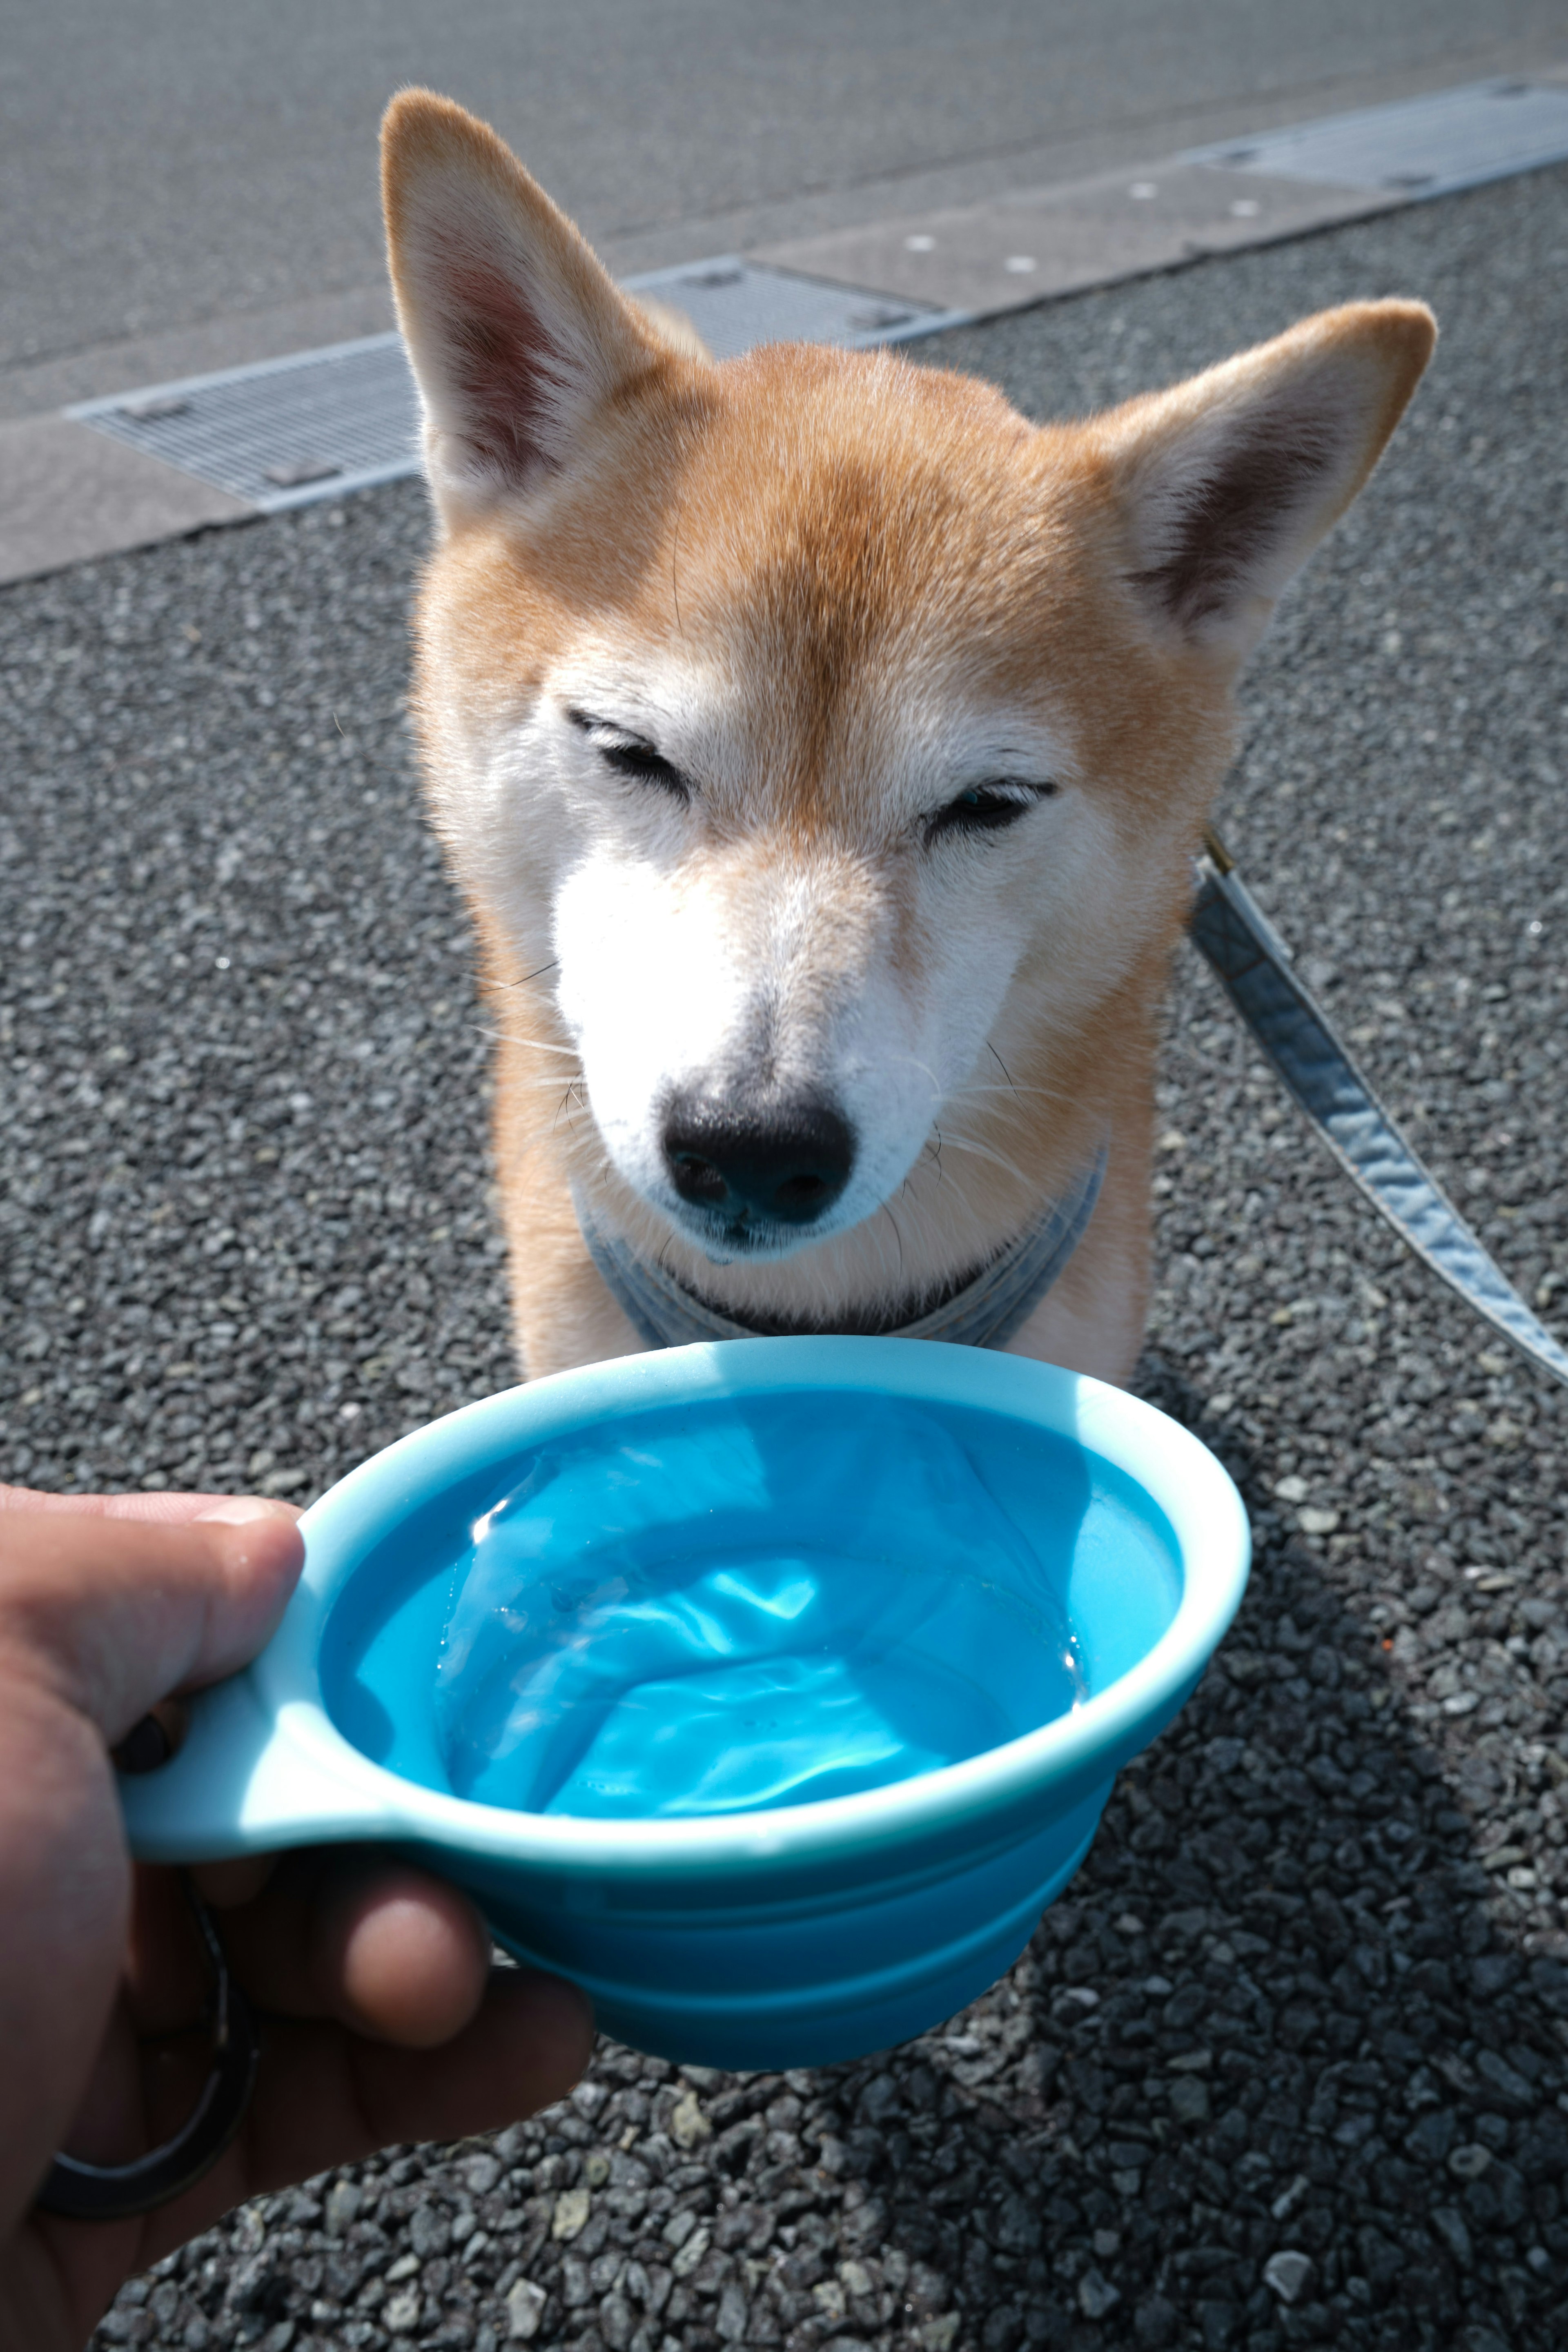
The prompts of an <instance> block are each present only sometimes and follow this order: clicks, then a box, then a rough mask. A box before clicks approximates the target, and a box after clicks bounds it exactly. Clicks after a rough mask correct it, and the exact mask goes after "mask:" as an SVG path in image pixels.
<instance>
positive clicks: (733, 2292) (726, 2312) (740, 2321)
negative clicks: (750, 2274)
mask: <svg viewBox="0 0 1568 2352" xmlns="http://www.w3.org/2000/svg"><path fill="white" fill-rule="evenodd" d="M750 2321H751V2309H750V2306H749V2305H748V2304H747V2302H746V2295H745V2290H744V2288H743V2287H742V2284H741V2283H740V2281H739V2280H738V2279H726V2280H725V2282H724V2286H723V2291H722V2293H721V2295H720V2297H719V2309H718V2312H717V2314H716V2315H715V2317H714V2321H713V2326H714V2327H715V2329H716V2330H717V2331H718V2333H719V2334H720V2335H721V2336H722V2337H723V2339H724V2341H725V2343H726V2344H743V2343H744V2342H745V2340H746V2329H747V2327H748V2326H749V2324H750Z"/></svg>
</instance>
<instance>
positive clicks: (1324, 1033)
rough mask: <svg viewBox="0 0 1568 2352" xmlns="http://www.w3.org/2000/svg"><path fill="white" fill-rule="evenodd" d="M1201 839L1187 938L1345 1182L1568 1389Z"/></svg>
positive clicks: (1211, 838)
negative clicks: (1216, 977) (1202, 846)
mask: <svg viewBox="0 0 1568 2352" xmlns="http://www.w3.org/2000/svg"><path fill="white" fill-rule="evenodd" d="M1205 847H1206V854H1205V856H1202V857H1200V858H1199V860H1198V864H1197V872H1198V893H1197V899H1196V902H1195V904H1194V908H1193V912H1192V918H1191V921H1190V924H1189V929H1191V931H1192V935H1193V941H1194V946H1196V947H1197V948H1198V949H1199V950H1200V951H1201V952H1202V953H1203V955H1205V957H1206V958H1207V960H1208V961H1209V962H1210V964H1212V965H1213V967H1214V969H1215V971H1216V972H1217V973H1218V975H1219V977H1220V979H1221V981H1222V982H1224V984H1225V988H1226V993H1227V994H1228V995H1229V997H1230V1000H1231V1003H1233V1004H1234V1005H1235V1006H1236V1009H1237V1012H1238V1013H1240V1015H1241V1017H1242V1019H1243V1020H1244V1021H1245V1022H1246V1024H1247V1027H1248V1028H1249V1029H1250V1030H1251V1032H1252V1034H1253V1035H1254V1036H1255V1037H1256V1038H1257V1040H1258V1044H1259V1045H1261V1046H1262V1048H1263V1050H1264V1052H1265V1053H1266V1054H1267V1055H1268V1059H1269V1060H1270V1061H1271V1062H1272V1063H1273V1065H1274V1067H1275V1068H1276V1070H1278V1071H1279V1076H1281V1077H1282V1078H1283V1079H1284V1081H1285V1084H1286V1085H1287V1086H1288V1087H1289V1089H1290V1092H1291V1093H1292V1094H1293V1095H1294V1096H1295V1097H1296V1100H1297V1101H1298V1102H1299V1103H1300V1106H1301V1108H1302V1109H1303V1110H1304V1111H1305V1112H1306V1114H1307V1117H1308V1118H1310V1120H1311V1122H1312V1125H1313V1126H1314V1127H1315V1128H1316V1129H1317V1130H1318V1133H1319V1134H1320V1135H1321V1138H1322V1139H1323V1141H1324V1142H1325V1143H1326V1144H1327V1145H1328V1147H1329V1150H1331V1152H1332V1153H1333V1155H1334V1158H1335V1159H1336V1160H1338V1161H1339V1163H1340V1166H1341V1167H1342V1169H1343V1170H1344V1171H1345V1174H1346V1175H1347V1176H1348V1177H1349V1178H1350V1180H1351V1181H1352V1184H1354V1185H1355V1186H1356V1187H1357V1188H1358V1190H1359V1191H1361V1192H1363V1193H1364V1194H1365V1196H1366V1198H1367V1199H1368V1200H1369V1201H1370V1202H1372V1205H1373V1208H1374V1209H1376V1210H1377V1211H1378V1213H1379V1214H1380V1215H1382V1216H1384V1217H1386V1218H1387V1220H1388V1222H1389V1223H1390V1224H1391V1225H1392V1226H1393V1227H1394V1232H1395V1233H1396V1234H1398V1235H1399V1237H1400V1239H1401V1241H1403V1242H1404V1243H1405V1244H1406V1245H1407V1246H1408V1247H1409V1248H1411V1249H1413V1250H1414V1251H1415V1255H1416V1256H1417V1257H1419V1258H1421V1259H1423V1260H1424V1261H1425V1263H1426V1265H1429V1266H1430V1267H1431V1269H1432V1271H1433V1273H1434V1274H1435V1275H1436V1276H1438V1278H1439V1279H1440V1280H1441V1281H1443V1282H1446V1283H1447V1286H1448V1287H1449V1289H1450V1290H1453V1291H1457V1292H1458V1296H1459V1297H1461V1298H1462V1299H1463V1300H1464V1301H1465V1304H1466V1305H1467V1307H1470V1308H1471V1309H1472V1310H1473V1311H1474V1313H1476V1314H1477V1315H1479V1316H1480V1318H1482V1320H1483V1321H1484V1322H1487V1323H1489V1324H1490V1325H1491V1327H1492V1328H1493V1330H1494V1331H1498V1332H1500V1334H1501V1335H1502V1337H1503V1338H1504V1339H1507V1340H1508V1341H1509V1342H1510V1345H1511V1346H1513V1347H1515V1348H1517V1349H1519V1351H1520V1353H1521V1355H1522V1356H1528V1357H1529V1359H1530V1360H1531V1363H1532V1364H1534V1365H1535V1366H1536V1367H1537V1368H1538V1370H1541V1371H1543V1372H1549V1373H1550V1374H1551V1375H1552V1378H1553V1380H1558V1381H1563V1384H1564V1386H1568V1350H1565V1349H1563V1348H1562V1347H1561V1346H1560V1345H1559V1344H1558V1342H1557V1341H1556V1340H1555V1339H1553V1338H1552V1334H1551V1332H1550V1331H1548V1330H1547V1329H1546V1328H1545V1326H1544V1325H1543V1324H1542V1323H1539V1322H1537V1320H1536V1318H1535V1317H1534V1316H1533V1315H1532V1314H1531V1311H1530V1309H1529V1307H1527V1306H1526V1305H1525V1303H1524V1301H1523V1299H1522V1298H1521V1297H1520V1295H1519V1293H1518V1291H1517V1290H1515V1289H1514V1287H1513V1286H1512V1284H1511V1283H1510V1282H1509V1281H1508V1280H1507V1279H1506V1277H1505V1276H1503V1275H1502V1274H1501V1273H1500V1270H1499V1269H1498V1267H1497V1266H1496V1265H1493V1263H1492V1261H1491V1259H1490V1258H1489V1256H1488V1255H1487V1253H1486V1251H1485V1250H1484V1249H1483V1248H1482V1246H1481V1244H1480V1243H1479V1241H1478V1240H1477V1239H1476V1236H1475V1234H1473V1233H1472V1232H1471V1231H1470V1229H1469V1227H1468V1225H1467V1224H1466V1223H1465V1221H1464V1219H1463V1217H1461V1216H1460V1214H1459V1213H1458V1210H1457V1209H1456V1208H1455V1207H1454V1205H1453V1202H1451V1201H1449V1200H1448V1199H1447V1195H1446V1194H1445V1193H1444V1192H1443V1189H1442V1187H1441V1186H1440V1185H1439V1184H1438V1182H1437V1181H1436V1178H1435V1177H1434V1176H1432V1175H1431V1174H1430V1173H1429V1171H1427V1170H1426V1169H1425V1168H1424V1167H1423V1166H1422V1164H1421V1162H1420V1160H1418V1159H1417V1158H1416V1156H1415V1152H1414V1151H1412V1150H1411V1149H1410V1146H1409V1144H1408V1143H1406V1141H1405V1138H1404V1137H1403V1136H1402V1135H1401V1134H1400V1132H1399V1129H1398V1128H1397V1127H1395V1125H1394V1121H1393V1120H1392V1119H1391V1118H1390V1117H1389V1116H1388V1113H1387V1112H1386V1111H1385V1110H1384V1108H1383V1105H1382V1104H1381V1103H1380V1102H1379V1101H1378V1099H1377V1097H1376V1095H1375V1094H1374V1093H1373V1089H1372V1087H1370V1086H1369V1085H1368V1084H1367V1081H1366V1079H1365V1078H1364V1077H1363V1076H1362V1074H1361V1072H1360V1071H1359V1070H1358V1069H1357V1067H1356V1066H1355V1063H1354V1062H1353V1061H1352V1058H1351V1055H1350V1054H1349V1053H1348V1052H1347V1050H1346V1048H1345V1046H1344V1045H1343V1044H1342V1041H1341V1039H1340V1038H1339V1036H1338V1035H1337V1034H1335V1031H1334V1027H1333V1024H1332V1023H1331V1021H1330V1019H1329V1017H1328V1015H1327V1013H1325V1012H1324V1011H1323V1008H1322V1006H1321V1004H1320V1003H1318V1002H1317V1000H1316V998H1315V997H1314V996H1313V995H1312V994H1311V992H1310V990H1309V989H1308V988H1307V986H1306V984H1305V983H1304V982H1303V981H1302V980H1301V979H1300V977H1299V976H1298V974H1297V972H1296V971H1295V968H1294V966H1293V964H1292V961H1291V957H1290V950H1289V948H1288V947H1287V946H1286V945H1285V942H1284V940H1282V939H1281V938H1280V937H1279V932H1278V931H1277V930H1276V929H1274V926H1273V924H1272V923H1271V922H1270V921H1269V920H1268V916H1267V915H1266V914H1265V913H1264V912H1263V909H1262V908H1260V907H1259V906H1258V903H1257V901H1256V900H1255V899H1254V898H1253V896H1252V893H1251V892H1250V891H1249V890H1248V889H1247V885H1246V884H1245V883H1244V882H1243V881H1242V879H1241V877H1240V876H1239V875H1238V874H1237V871H1236V866H1235V863H1234V861H1233V859H1232V858H1231V857H1230V856H1228V855H1227V853H1226V848H1225V846H1224V844H1223V843H1222V842H1221V841H1220V839H1219V837H1218V835H1215V834H1213V833H1209V834H1207V835H1205Z"/></svg>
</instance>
